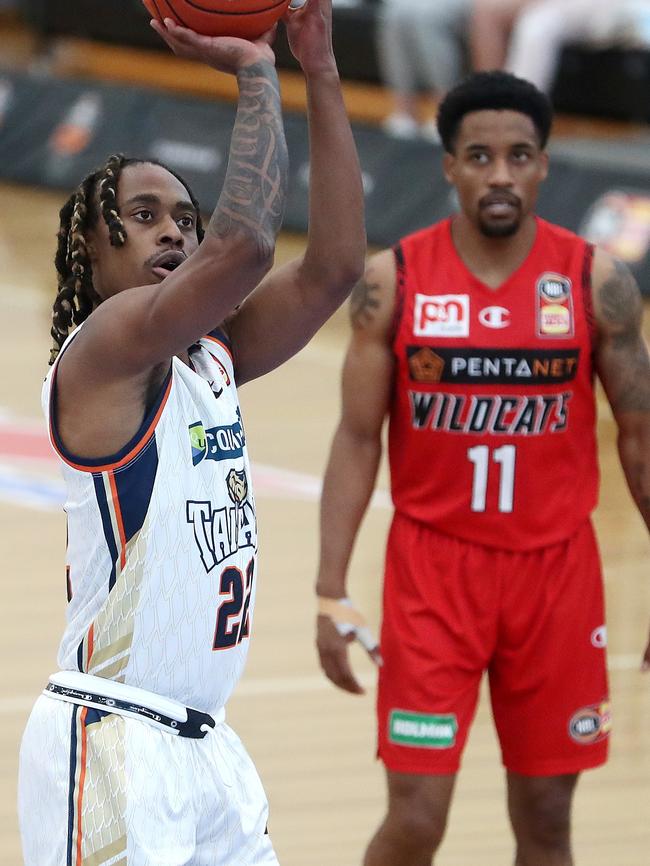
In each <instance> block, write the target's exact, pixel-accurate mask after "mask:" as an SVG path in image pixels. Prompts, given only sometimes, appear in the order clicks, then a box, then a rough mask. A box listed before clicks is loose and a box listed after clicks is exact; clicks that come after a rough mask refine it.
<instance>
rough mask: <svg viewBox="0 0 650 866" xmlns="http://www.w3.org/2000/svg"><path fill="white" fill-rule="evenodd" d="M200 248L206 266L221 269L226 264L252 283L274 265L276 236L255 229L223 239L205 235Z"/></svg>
mask: <svg viewBox="0 0 650 866" xmlns="http://www.w3.org/2000/svg"><path fill="white" fill-rule="evenodd" d="M200 250H201V253H202V255H203V256H204V259H205V262H206V264H207V266H208V267H210V266H212V267H213V268H215V269H217V270H220V269H221V268H223V267H224V266H225V267H227V268H228V270H229V271H230V273H238V274H239V275H240V278H241V280H242V281H245V282H247V283H250V282H252V284H253V285H254V286H255V285H257V283H258V282H260V280H261V279H262V278H263V277H264V276H266V274H267V273H268V272H269V271H270V270H271V268H272V267H273V261H274V258H275V238H273V237H267V236H266V235H265V234H261V233H257V232H246V233H244V232H241V233H239V234H236V235H233V236H232V237H229V238H227V239H225V241H224V240H223V239H221V238H218V237H214V238H211V239H208V238H207V237H206V239H205V240H204V241H203V243H202V244H201V247H200Z"/></svg>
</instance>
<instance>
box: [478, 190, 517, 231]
mask: <svg viewBox="0 0 650 866" xmlns="http://www.w3.org/2000/svg"><path fill="white" fill-rule="evenodd" d="M491 202H494V203H500V202H504V203H507V204H509V205H510V207H511V209H512V211H513V213H512V216H511V218H510V219H509V220H504V219H498V218H495V217H492V218H490V216H489V214H486V210H487V206H488V205H489V204H490V203H491ZM520 225H521V199H519V197H518V196H516V195H514V194H513V193H504V192H498V193H491V194H489V195H486V196H484V198H482V199H481V201H480V202H479V211H478V227H479V230H480V232H481V234H482V235H483V236H484V237H486V238H509V237H512V235H515V234H517V232H518V231H519V226H520Z"/></svg>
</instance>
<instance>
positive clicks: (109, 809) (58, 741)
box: [18, 696, 278, 866]
mask: <svg viewBox="0 0 650 866" xmlns="http://www.w3.org/2000/svg"><path fill="white" fill-rule="evenodd" d="M18 811H19V819H20V831H21V836H22V843H23V855H24V861H25V866H278V861H277V858H276V856H275V853H274V851H273V846H272V844H271V840H270V838H269V836H268V833H267V817H268V804H267V800H266V796H265V794H264V790H263V788H262V784H261V782H260V779H259V776H258V774H257V771H256V770H255V767H254V766H253V763H252V761H251V759H250V758H249V756H248V754H247V753H246V750H245V749H244V747H243V745H242V744H241V741H240V740H239V737H237V735H236V734H235V733H234V731H233V730H232V729H231V728H229V727H228V726H227V725H226V724H225V722H223V721H221V722H217V725H216V727H215V728H214V729H212V730H210V731H209V732H208V734H207V735H206V736H205V738H204V739H188V738H184V737H179V736H175V735H173V734H170V733H167V732H166V731H164V730H159V729H156V728H153V727H151V726H150V725H148V724H146V723H145V722H143V721H140V720H138V719H134V718H128V717H125V716H123V715H117V714H115V713H110V712H103V711H101V710H97V709H95V708H92V707H88V706H79V705H77V704H72V703H68V702H65V701H61V700H53V699H52V698H49V697H46V696H41V697H40V698H38V700H37V702H36V704H35V706H34V709H33V710H32V713H31V715H30V718H29V721H28V723H27V727H26V729H25V733H24V735H23V741H22V745H21V750H20V765H19V783H18Z"/></svg>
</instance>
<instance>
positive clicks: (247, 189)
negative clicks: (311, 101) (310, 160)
mask: <svg viewBox="0 0 650 866" xmlns="http://www.w3.org/2000/svg"><path fill="white" fill-rule="evenodd" d="M238 82H239V104H238V107H237V116H236V118H235V125H234V127H233V132H232V139H231V142H230V155H229V159H228V168H227V171H226V178H225V181H224V185H223V189H222V191H221V195H220V196H219V201H218V203H217V207H216V209H215V212H214V214H213V215H212V219H211V220H210V224H209V225H208V228H207V231H208V232H209V233H212V234H215V235H217V236H218V237H220V238H226V237H228V236H232V235H234V234H238V233H241V232H243V233H246V234H249V235H252V236H253V237H254V239H255V241H256V243H257V247H258V253H259V256H260V259H261V260H264V259H266V258H267V257H268V256H269V255H270V254H271V253H272V251H273V248H274V244H275V237H276V235H277V233H278V231H279V230H280V226H281V224H282V215H283V212H284V204H285V198H286V189H287V176H288V167H289V160H288V155H287V146H286V142H285V138H284V129H283V126H282V108H281V103H280V89H279V85H278V78H277V74H276V71H275V67H274V66H273V64H271V63H267V62H260V63H256V64H254V65H253V66H247V67H245V68H244V69H242V70H241V71H240V72H239V75H238Z"/></svg>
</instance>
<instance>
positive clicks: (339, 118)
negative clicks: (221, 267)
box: [228, 0, 365, 384]
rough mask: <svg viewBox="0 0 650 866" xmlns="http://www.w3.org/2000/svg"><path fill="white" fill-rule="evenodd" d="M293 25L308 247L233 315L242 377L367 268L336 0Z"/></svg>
mask: <svg viewBox="0 0 650 866" xmlns="http://www.w3.org/2000/svg"><path fill="white" fill-rule="evenodd" d="M287 32H288V36H289V42H290V45H291V48H292V51H293V53H294V55H295V56H296V57H297V58H298V60H299V62H300V64H301V67H302V69H303V72H304V74H305V82H306V87H307V105H308V121H309V226H308V237H307V247H306V250H305V252H304V254H303V255H302V256H300V257H299V258H297V259H296V260H294V261H292V262H289V263H287V264H285V265H283V266H282V267H279V268H277V269H276V270H274V271H273V272H272V273H271V274H269V276H268V277H266V278H265V280H264V281H263V282H262V283H261V285H260V286H259V288H258V289H256V290H255V292H253V293H252V294H251V295H250V297H249V298H247V299H246V301H245V303H244V304H243V305H242V307H241V309H240V310H238V311H237V314H236V315H235V316H234V317H233V319H232V321H230V322H229V323H228V328H229V332H230V336H231V338H232V343H233V351H234V356H235V369H236V374H237V382H238V384H242V383H243V382H246V381H248V380H249V379H253V378H255V377H257V376H261V375H263V374H264V373H266V372H267V371H268V370H271V369H273V368H274V367H277V366H278V365H279V364H281V363H283V361H285V360H286V359H287V358H290V357H291V356H292V355H294V354H295V353H296V352H298V351H299V350H300V349H301V348H302V347H303V346H304V345H305V344H306V343H307V342H308V341H309V340H310V339H311V337H312V336H313V334H314V333H315V332H316V331H317V330H318V328H320V326H321V325H322V324H323V322H324V321H325V320H326V319H327V318H328V317H329V316H330V315H331V314H332V313H333V312H334V310H335V309H336V308H337V307H338V306H339V305H340V304H341V303H342V302H343V300H344V299H345V298H346V297H347V295H348V294H349V292H350V290H351V289H352V287H353V286H354V284H355V283H356V281H357V280H358V279H359V277H360V276H361V274H362V273H363V262H364V256H365V230H364V221H363V190H362V186H361V172H360V169H359V160H358V157H357V153H356V149H355V146H354V140H353V138H352V131H351V129H350V123H349V121H348V117H347V114H346V111H345V105H344V103H343V97H342V93H341V85H340V81H339V76H338V72H337V69H336V63H335V60H334V54H333V51H332V41H331V0H308V2H307V3H306V4H305V5H304V6H303V7H302V8H300V9H299V10H297V11H295V12H290V13H289V18H288V20H287Z"/></svg>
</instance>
